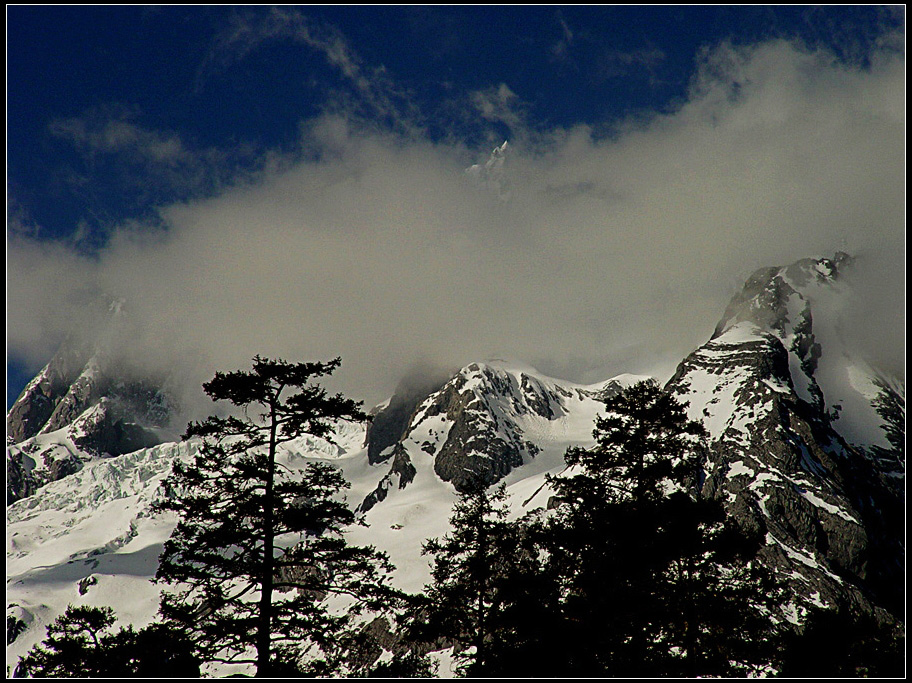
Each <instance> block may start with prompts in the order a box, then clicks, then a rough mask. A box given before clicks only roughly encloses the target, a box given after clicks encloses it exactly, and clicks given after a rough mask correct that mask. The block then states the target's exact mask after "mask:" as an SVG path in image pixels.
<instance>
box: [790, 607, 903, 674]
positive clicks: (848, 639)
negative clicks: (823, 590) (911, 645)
mask: <svg viewBox="0 0 912 683" xmlns="http://www.w3.org/2000/svg"><path fill="white" fill-rule="evenodd" d="M905 640H906V639H905V629H904V627H903V625H902V624H896V623H891V622H890V621H878V620H877V619H876V618H875V616H874V615H872V614H865V613H859V612H858V611H857V609H855V610H853V608H852V607H851V606H850V605H849V604H847V603H845V602H842V603H839V604H837V605H834V606H832V607H827V608H815V609H812V610H811V611H810V612H809V613H808V614H807V616H806V618H805V621H804V623H803V624H802V625H801V627H800V629H798V630H795V631H792V632H790V633H788V634H787V635H786V638H785V647H784V648H783V651H782V658H781V660H780V666H779V675H781V676H786V677H790V678H811V677H813V678H903V677H904V676H905V669H906V658H905Z"/></svg>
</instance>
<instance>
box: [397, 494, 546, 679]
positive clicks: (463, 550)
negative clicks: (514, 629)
mask: <svg viewBox="0 0 912 683" xmlns="http://www.w3.org/2000/svg"><path fill="white" fill-rule="evenodd" d="M507 514H508V511H507V504H506V490H505V488H504V486H503V485H501V486H499V487H497V488H496V489H494V490H493V491H489V490H488V489H487V487H486V486H485V484H484V483H482V482H477V483H475V484H474V485H470V486H468V487H467V488H466V489H465V490H464V491H463V492H461V493H460V497H459V500H458V501H457V503H456V505H455V506H454V508H453V514H452V516H451V518H450V525H451V526H452V531H451V532H450V533H449V534H447V535H445V536H444V537H443V538H435V539H430V540H428V541H427V542H426V543H425V545H424V548H423V552H424V554H427V555H431V556H432V558H433V567H432V570H431V575H432V577H433V581H432V582H431V584H430V585H429V586H428V587H427V588H426V591H425V595H424V599H423V600H421V601H419V602H418V607H417V610H416V614H417V618H416V619H415V620H414V621H413V624H412V627H411V629H410V635H411V637H412V638H413V639H414V640H417V641H423V642H433V641H438V642H440V643H446V644H448V645H453V646H454V653H455V656H456V659H457V660H458V661H459V662H460V667H459V670H460V672H461V673H462V674H467V675H472V676H477V675H497V674H496V673H494V667H493V666H492V661H491V659H492V654H493V653H495V652H497V653H500V652H502V651H503V650H504V647H503V643H504V640H505V639H507V640H509V632H510V629H509V628H508V626H507V623H506V622H507V621H508V620H509V608H508V603H509V598H508V591H507V586H508V584H509V583H510V582H518V581H521V574H522V567H523V565H524V561H526V563H527V561H528V559H529V558H528V557H526V558H524V556H523V548H522V540H521V539H520V537H519V535H518V534H517V529H518V527H517V525H515V524H510V523H508V522H507V521H506V517H507ZM511 644H512V643H511Z"/></svg>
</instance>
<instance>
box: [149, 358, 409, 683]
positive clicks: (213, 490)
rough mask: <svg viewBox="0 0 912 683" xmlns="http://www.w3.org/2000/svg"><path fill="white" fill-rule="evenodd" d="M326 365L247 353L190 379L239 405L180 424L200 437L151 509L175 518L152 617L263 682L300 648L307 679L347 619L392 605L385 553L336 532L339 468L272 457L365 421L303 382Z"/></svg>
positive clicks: (343, 509)
mask: <svg viewBox="0 0 912 683" xmlns="http://www.w3.org/2000/svg"><path fill="white" fill-rule="evenodd" d="M339 363H340V361H339V359H338V358H337V359H335V360H332V361H330V362H328V363H319V362H318V363H298V364H290V363H287V362H285V361H281V360H268V359H263V358H260V357H259V356H257V357H256V358H254V360H253V368H252V370H251V371H249V372H246V371H237V372H230V373H221V372H219V373H216V375H215V377H214V379H213V380H212V381H210V382H208V383H206V384H204V385H203V388H204V389H205V391H206V393H207V394H208V395H209V396H210V397H211V398H212V399H213V400H216V401H219V400H223V401H229V402H231V403H232V404H234V405H235V406H237V407H239V408H241V409H242V410H241V411H240V412H239V415H233V416H229V417H215V416H213V417H209V418H208V419H207V420H205V421H203V422H200V423H193V424H191V425H190V426H189V427H188V429H187V434H186V437H185V438H189V437H201V439H202V441H201V445H200V448H199V451H198V453H197V455H196V456H195V458H194V461H193V463H192V464H189V465H184V464H181V463H176V464H175V466H174V471H173V473H172V475H171V476H170V478H169V479H168V480H167V481H166V482H165V487H166V490H167V491H169V492H170V496H169V497H166V498H165V499H164V500H163V501H162V502H161V503H160V504H159V505H158V508H157V509H158V510H159V511H172V512H176V513H177V514H178V516H179V521H178V523H177V526H176V527H175V529H174V532H173V534H172V536H171V538H170V539H169V540H168V541H167V542H166V543H165V547H164V552H163V554H162V556H161V560H160V565H159V568H158V572H157V574H156V580H157V581H160V582H166V583H170V584H174V586H175V589H176V590H175V591H173V592H172V591H167V590H166V591H164V592H163V595H162V602H161V614H162V616H163V617H164V618H165V620H166V621H167V622H168V623H171V624H176V625H178V626H180V627H181V628H183V629H184V630H185V632H187V633H188V634H190V635H191V636H192V639H193V641H194V643H195V644H196V647H197V649H198V651H199V653H200V655H201V657H202V658H203V659H204V661H210V662H226V663H247V664H254V665H255V666H256V671H257V675H261V676H262V675H274V674H276V673H280V672H282V671H288V670H289V667H291V670H294V669H295V667H297V666H298V662H297V660H298V658H299V655H300V653H301V648H302V647H303V648H305V649H307V648H309V649H310V655H309V657H308V658H307V659H308V661H310V662H311V663H310V665H309V668H308V669H306V671H308V672H310V673H318V674H331V673H333V672H335V671H337V670H338V667H339V666H340V661H341V657H342V655H343V653H342V652H341V651H340V650H341V648H342V647H343V644H344V642H345V638H344V637H342V634H343V633H344V631H345V629H346V628H347V627H348V625H349V618H350V616H351V615H352V614H353V613H355V612H357V611H359V610H361V609H364V608H367V609H381V608H383V607H384V606H385V605H386V604H387V603H388V601H389V600H390V599H391V598H392V595H393V594H392V592H391V591H390V590H389V589H388V588H387V587H386V585H385V583H384V579H385V575H386V574H387V573H388V572H389V571H391V569H392V567H391V566H390V564H389V562H388V561H387V559H386V557H385V555H382V554H381V553H378V552H377V551H376V550H374V549H373V548H372V547H353V546H350V545H348V544H347V542H346V540H345V538H344V537H343V530H344V529H345V527H347V526H349V525H351V524H353V523H355V522H356V517H355V515H354V513H353V512H352V511H351V510H350V509H349V507H348V506H347V505H346V504H345V503H344V502H343V501H342V500H340V499H339V498H340V496H339V494H340V492H341V491H343V490H344V489H345V488H347V486H348V484H347V482H346V481H345V480H344V478H343V477H342V475H341V474H340V473H339V471H338V470H336V469H335V468H333V467H331V466H329V465H326V464H323V463H311V464H309V465H307V467H306V468H305V469H304V470H303V471H297V472H293V471H291V470H289V469H288V468H286V467H284V466H282V465H281V464H280V463H279V462H277V455H278V449H279V447H280V446H281V445H282V444H284V443H287V442H289V441H291V440H293V439H296V438H299V437H301V436H303V435H306V434H309V435H312V436H316V437H320V438H323V439H327V440H331V438H332V434H333V428H334V425H335V424H336V423H337V422H338V421H340V420H347V421H363V420H365V419H366V415H365V414H364V413H363V412H362V410H361V408H360V403H356V402H354V401H352V400H350V399H347V398H344V397H342V396H341V395H334V396H330V395H328V394H327V392H326V390H325V389H324V388H322V387H321V386H320V385H319V384H317V383H316V382H315V381H314V380H315V379H317V378H319V377H321V376H324V375H328V374H330V373H332V372H333V371H334V370H335V369H336V368H337V367H338V366H339ZM328 596H341V597H343V598H344V599H345V600H346V601H347V602H348V603H349V605H350V607H349V611H348V612H343V613H339V612H338V611H331V610H330V609H329V608H328V607H327V605H326V601H325V598H326V597H328Z"/></svg>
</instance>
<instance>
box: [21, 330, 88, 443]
mask: <svg viewBox="0 0 912 683" xmlns="http://www.w3.org/2000/svg"><path fill="white" fill-rule="evenodd" d="M90 355H91V354H90V350H89V349H88V348H86V347H85V346H84V345H80V344H77V343H75V342H73V341H69V342H67V343H65V344H64V345H63V346H62V347H61V349H60V351H58V352H57V353H56V354H55V355H54V357H53V358H52V359H51V362H50V363H48V364H47V366H46V367H45V368H44V370H42V371H41V372H40V373H39V374H38V376H37V377H35V379H33V380H32V381H31V382H29V384H28V386H26V387H25V389H24V390H23V391H22V394H21V395H20V396H19V398H18V399H17V400H16V402H15V403H14V404H13V406H12V408H10V411H9V413H8V414H7V417H6V434H7V440H8V441H10V442H12V443H20V442H21V441H25V440H26V439H28V438H29V437H32V436H35V435H36V434H38V433H40V432H41V431H42V430H43V429H44V428H45V426H46V425H47V424H48V422H49V421H50V420H51V417H52V415H53V414H54V413H55V411H56V410H57V407H58V406H59V405H60V404H61V402H62V401H63V400H64V397H66V396H67V395H68V394H69V393H70V387H71V386H72V385H73V383H74V382H75V381H76V379H77V378H78V377H79V376H80V374H82V372H83V370H85V366H86V363H87V362H88V360H89V358H90Z"/></svg>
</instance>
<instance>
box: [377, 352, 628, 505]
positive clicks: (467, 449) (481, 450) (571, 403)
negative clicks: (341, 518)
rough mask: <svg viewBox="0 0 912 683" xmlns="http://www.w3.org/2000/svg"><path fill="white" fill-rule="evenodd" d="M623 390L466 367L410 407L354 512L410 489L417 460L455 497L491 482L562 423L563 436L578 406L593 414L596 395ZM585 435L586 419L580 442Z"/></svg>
mask: <svg viewBox="0 0 912 683" xmlns="http://www.w3.org/2000/svg"><path fill="white" fill-rule="evenodd" d="M629 377H630V380H631V381H632V379H633V376H629ZM623 386H624V384H622V383H621V382H619V381H609V382H607V383H605V384H603V385H600V386H595V387H581V386H577V385H573V384H571V383H566V385H564V384H560V383H558V382H556V381H553V380H548V379H546V378H542V377H541V376H539V375H537V374H536V373H535V372H534V371H533V370H532V369H531V368H527V369H523V368H520V367H509V366H508V365H505V364H502V363H501V362H500V361H495V362H491V363H484V364H482V363H473V364H471V365H469V366H467V367H465V368H463V369H462V370H460V371H459V372H458V373H456V374H455V375H454V376H453V377H452V378H451V379H450V380H449V381H448V382H447V383H446V384H445V385H444V386H443V387H442V388H440V389H439V390H438V391H435V392H433V393H432V394H430V395H429V396H428V397H427V398H426V399H425V400H424V401H422V402H421V403H420V404H419V405H418V406H417V408H415V410H414V411H413V412H412V414H411V416H410V418H409V420H408V422H407V425H406V427H405V429H404V431H403V434H402V436H401V437H400V440H399V442H398V443H397V444H396V445H395V446H393V447H389V448H388V449H387V450H386V451H385V454H386V457H387V458H389V457H392V458H393V462H392V465H391V467H390V470H389V471H388V473H387V474H386V475H385V476H384V477H383V478H382V479H381V480H380V482H379V484H378V485H377V488H376V489H375V490H374V491H373V492H371V493H370V494H369V495H368V496H367V498H366V499H365V500H364V501H363V502H362V503H361V505H360V509H361V510H362V511H367V510H369V509H370V508H372V507H373V506H374V505H376V504H377V503H379V502H380V501H382V500H384V499H385V498H386V497H387V495H388V494H389V492H390V491H392V490H394V489H397V488H398V489H402V488H405V487H406V486H407V485H408V484H410V483H411V482H412V480H413V479H414V478H415V474H416V466H415V463H416V462H417V461H418V460H419V459H420V460H421V461H422V462H427V461H431V462H432V467H433V472H434V474H435V475H436V476H437V477H438V478H440V479H442V480H443V481H447V482H450V483H451V484H452V485H453V486H454V487H455V488H456V489H457V490H460V491H461V490H465V489H466V488H468V487H469V486H470V485H472V484H474V483H476V482H482V483H484V484H487V485H490V484H493V483H495V482H498V481H500V480H501V479H503V478H504V477H505V476H506V475H508V474H509V473H510V472H512V471H513V470H514V469H516V468H517V467H520V466H522V465H524V464H528V463H530V462H531V461H532V460H533V459H534V458H535V457H536V456H537V455H538V454H539V453H540V452H541V446H542V439H543V438H551V437H553V433H552V430H553V429H555V428H556V427H555V426H556V425H558V424H563V428H562V429H563V432H566V429H567V426H566V424H565V418H568V416H570V414H571V413H572V412H574V411H577V412H578V411H579V410H580V408H581V406H583V405H585V408H584V412H585V413H586V414H587V415H592V416H594V413H595V406H596V405H597V402H596V399H597V398H598V396H601V395H612V394H615V393H617V392H618V391H620V390H621V389H622V388H623ZM391 405H392V402H391ZM593 419H594V418H593ZM562 420H564V423H562V422H561V421H562ZM559 431H560V429H559ZM591 431H592V422H591V421H588V422H587V425H586V427H585V430H584V433H585V437H584V438H588V437H589V435H591ZM547 435H550V436H547Z"/></svg>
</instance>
